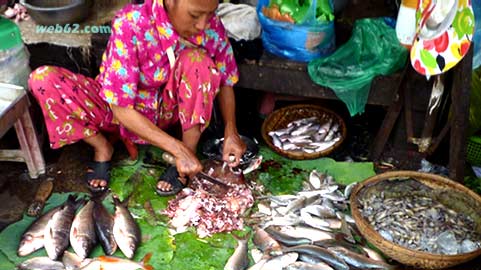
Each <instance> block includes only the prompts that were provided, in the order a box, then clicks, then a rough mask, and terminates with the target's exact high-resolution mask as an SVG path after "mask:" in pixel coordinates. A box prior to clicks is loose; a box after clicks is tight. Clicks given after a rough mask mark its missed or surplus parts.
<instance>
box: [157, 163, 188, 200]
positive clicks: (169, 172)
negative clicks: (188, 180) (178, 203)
mask: <svg viewBox="0 0 481 270" xmlns="http://www.w3.org/2000/svg"><path fill="white" fill-rule="evenodd" d="M160 181H163V182H166V183H169V184H170V185H171V189H170V190H161V189H158V188H157V187H155V192H157V194H159V196H170V195H175V194H177V193H179V191H181V190H182V189H183V188H184V187H185V185H184V184H183V183H182V182H181V181H180V180H179V173H178V172H177V168H176V167H175V166H170V167H168V168H167V169H166V170H165V172H164V173H163V174H162V176H160V177H159V182H160Z"/></svg>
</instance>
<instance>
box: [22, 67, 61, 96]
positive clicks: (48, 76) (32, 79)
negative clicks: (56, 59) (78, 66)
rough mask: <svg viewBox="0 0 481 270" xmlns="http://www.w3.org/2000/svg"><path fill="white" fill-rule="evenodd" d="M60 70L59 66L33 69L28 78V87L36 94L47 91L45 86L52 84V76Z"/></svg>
mask: <svg viewBox="0 0 481 270" xmlns="http://www.w3.org/2000/svg"><path fill="white" fill-rule="evenodd" d="M59 72H60V68H59V67H55V66H41V67H38V68H37V69H35V70H34V71H32V73H30V76H29V78H28V88H29V89H30V91H32V93H33V94H34V95H36V94H37V93H39V92H40V93H41V92H43V91H45V90H44V89H45V86H46V85H48V84H50V83H51V81H52V76H54V75H56V74H58V73H59Z"/></svg>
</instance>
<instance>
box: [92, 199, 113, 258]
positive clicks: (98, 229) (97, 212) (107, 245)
mask: <svg viewBox="0 0 481 270" xmlns="http://www.w3.org/2000/svg"><path fill="white" fill-rule="evenodd" d="M93 218H94V222H95V233H96V234H97V237H98V239H99V241H100V244H101V245H102V248H103V250H104V252H105V254H107V255H112V254H114V253H115V251H116V250H117V243H116V242H115V238H114V230H113V229H114V217H113V216H112V215H111V214H110V213H109V212H108V211H107V209H106V208H105V207H104V205H103V204H102V202H100V201H94V211H93Z"/></svg>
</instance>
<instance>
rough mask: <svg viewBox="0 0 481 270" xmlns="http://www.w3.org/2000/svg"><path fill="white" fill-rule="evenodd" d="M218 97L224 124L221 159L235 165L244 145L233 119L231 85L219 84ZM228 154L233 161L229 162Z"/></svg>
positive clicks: (233, 105)
mask: <svg viewBox="0 0 481 270" xmlns="http://www.w3.org/2000/svg"><path fill="white" fill-rule="evenodd" d="M218 98H219V105H220V111H221V113H222V118H223V119H224V125H225V129H224V149H223V155H222V159H223V160H224V161H226V162H228V163H229V165H230V166H233V167H235V166H237V165H239V162H240V158H241V156H242V154H244V152H245V150H246V146H245V144H244V142H243V141H242V140H241V138H240V136H239V133H238V132H237V125H236V119H235V95H234V89H233V88H232V86H221V88H220V92H219V96H218ZM230 155H233V156H234V157H235V161H234V162H230V160H229V156H230Z"/></svg>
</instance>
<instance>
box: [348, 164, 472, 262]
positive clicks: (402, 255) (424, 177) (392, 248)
mask: <svg viewBox="0 0 481 270" xmlns="http://www.w3.org/2000/svg"><path fill="white" fill-rule="evenodd" d="M405 177H409V178H413V179H416V180H418V181H420V182H422V183H423V184H425V185H427V186H429V187H431V188H434V189H447V190H453V191H457V192H460V193H462V194H463V199H462V201H463V202H466V203H465V205H466V206H467V207H469V208H470V209H472V211H475V212H476V213H479V215H478V216H481V197H480V196H479V195H478V194H476V193H474V192H473V191H471V190H469V189H468V188H466V187H464V186H463V185H461V184H459V183H456V182H454V181H452V180H449V179H447V178H444V177H441V176H438V175H434V174H428V173H421V172H414V171H393V172H387V173H383V174H379V175H376V176H373V177H371V178H369V179H367V180H365V181H364V182H362V183H360V184H359V185H357V186H356V187H355V188H354V190H353V191H352V193H351V198H350V202H351V212H352V216H353V218H354V220H355V221H356V225H357V227H358V228H359V231H360V232H361V234H362V235H363V236H364V237H365V238H366V239H367V240H368V241H369V242H370V243H372V244H373V245H374V246H376V247H377V248H378V249H379V250H381V251H382V252H383V253H384V254H386V255H387V256H389V257H391V258H393V259H394V260H396V261H399V262H401V263H403V264H406V265H410V266H414V267H417V268H423V269H441V268H447V267H451V266H455V265H458V264H461V263H464V262H467V261H470V260H472V259H474V258H476V257H477V256H479V255H481V249H478V250H475V251H473V252H470V253H463V254H457V255H440V254H433V253H428V252H421V251H415V250H412V249H408V248H406V247H403V246H400V245H397V244H394V243H392V242H389V241H387V240H386V239H384V238H383V237H382V236H381V235H380V234H379V233H378V232H377V231H375V230H374V228H373V227H372V226H371V225H370V223H369V222H368V221H367V220H365V219H364V218H363V217H362V215H361V212H360V210H359V208H360V204H359V202H358V197H359V194H360V192H361V191H362V190H363V188H366V187H368V186H371V185H374V184H377V183H379V182H382V181H389V180H390V179H399V178H405ZM474 220H475V222H477V228H478V231H479V228H481V218H477V219H474Z"/></svg>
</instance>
